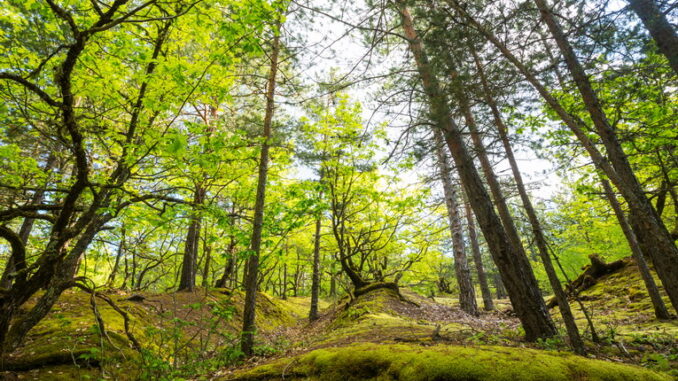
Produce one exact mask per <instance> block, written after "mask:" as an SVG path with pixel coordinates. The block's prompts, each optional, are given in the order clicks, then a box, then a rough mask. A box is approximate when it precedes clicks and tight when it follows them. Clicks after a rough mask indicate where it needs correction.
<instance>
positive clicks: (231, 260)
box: [214, 234, 236, 288]
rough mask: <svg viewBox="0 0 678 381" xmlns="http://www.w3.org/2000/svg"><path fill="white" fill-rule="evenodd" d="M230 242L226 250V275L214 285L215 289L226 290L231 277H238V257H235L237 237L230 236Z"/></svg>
mask: <svg viewBox="0 0 678 381" xmlns="http://www.w3.org/2000/svg"><path fill="white" fill-rule="evenodd" d="M229 237H230V241H229V243H228V247H227V249H226V255H227V257H226V264H225V266H224V274H223V275H222V276H221V278H219V280H218V281H216V282H215V283H214V287H217V288H224V287H226V285H227V284H228V280H229V279H231V277H234V276H236V269H235V265H236V257H235V247H236V243H235V236H234V235H233V234H230V235H229ZM234 283H235V282H233V283H232V284H231V285H232V286H235V285H234Z"/></svg>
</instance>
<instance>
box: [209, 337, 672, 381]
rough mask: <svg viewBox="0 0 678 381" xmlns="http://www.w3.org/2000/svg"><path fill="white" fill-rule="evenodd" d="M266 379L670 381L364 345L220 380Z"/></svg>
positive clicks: (461, 351)
mask: <svg viewBox="0 0 678 381" xmlns="http://www.w3.org/2000/svg"><path fill="white" fill-rule="evenodd" d="M222 379H224V380H238V381H255V380H256V381H264V380H323V381H334V380H336V381H352V380H356V381H357V380H380V381H387V380H408V381H419V380H421V381H424V380H446V381H456V380H458V381H516V380H521V381H546V380H551V381H572V380H579V381H637V380H645V381H669V380H671V379H672V377H670V376H668V375H665V374H660V373H656V372H653V371H650V370H647V369H643V368H639V367H635V366H630V365H624V364H617V363H612V362H606V361H600V360H590V359H585V358H582V357H579V356H575V355H572V354H569V353H562V352H547V351H538V350H533V349H525V348H507V347H498V346H478V347H462V346H456V345H441V344H438V345H431V346H422V345H405V344H374V343H362V344H355V345H348V346H344V347H333V348H324V349H317V350H314V351H312V352H309V353H306V354H303V355H300V356H296V357H293V358H285V359H280V360H277V361H274V362H272V363H269V364H266V365H263V366H259V367H256V368H254V369H250V370H247V371H243V372H239V373H235V374H232V375H230V376H228V377H225V378H222Z"/></svg>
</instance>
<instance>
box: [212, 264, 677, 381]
mask: <svg viewBox="0 0 678 381" xmlns="http://www.w3.org/2000/svg"><path fill="white" fill-rule="evenodd" d="M636 271H637V270H636V268H635V267H634V266H627V267H625V268H624V269H622V270H621V271H619V272H617V273H614V274H611V275H608V276H606V277H604V278H602V279H600V280H599V282H598V283H597V284H596V285H595V286H594V287H592V288H590V289H589V290H587V291H586V292H584V293H583V296H584V299H586V301H585V304H586V306H588V307H593V319H594V324H595V326H596V327H597V328H598V330H599V331H600V332H599V333H600V334H601V335H602V336H603V338H604V342H603V343H602V344H594V343H592V342H591V340H590V335H589V333H588V332H584V334H585V335H586V337H587V338H588V340H587V346H588V349H589V358H588V359H585V358H582V357H579V356H574V355H572V354H571V353H569V352H567V350H568V347H567V345H566V343H565V342H564V341H563V340H562V339H557V338H555V339H550V340H546V341H540V342H538V343H527V342H524V340H523V338H522V337H523V332H522V329H521V328H520V325H519V322H518V320H517V319H516V318H515V317H512V315H511V313H510V311H508V312H507V311H506V310H508V309H509V308H510V304H509V303H508V301H507V300H499V301H497V307H498V311H493V312H482V313H481V315H480V316H479V317H472V316H469V315H467V314H464V313H463V312H461V311H460V310H459V309H458V307H457V302H456V298H454V297H442V298H435V300H432V299H428V298H424V297H422V296H420V295H418V294H415V293H413V292H410V291H408V290H402V291H401V294H402V295H403V296H404V298H400V297H399V296H398V295H397V294H396V293H395V292H393V291H391V290H388V289H379V290H376V291H374V292H371V293H369V294H366V295H364V296H361V297H359V298H358V299H357V300H354V301H349V300H348V299H343V300H340V301H338V302H337V303H336V304H334V305H332V306H331V307H330V308H329V309H328V310H327V312H326V313H325V314H324V316H323V317H322V318H321V319H320V321H318V322H316V323H315V324H313V325H312V326H310V327H308V328H307V331H306V332H307V333H308V334H307V335H305V338H304V339H303V340H302V341H300V342H298V343H295V344H293V345H292V346H291V347H292V349H291V350H290V351H289V352H288V353H287V354H286V355H285V357H279V358H277V359H275V360H273V361H271V362H269V363H268V364H266V365H263V366H255V367H252V366H251V365H250V368H240V369H231V370H229V371H226V372H224V373H222V374H221V376H220V377H221V379H225V380H230V379H234V380H273V379H281V378H282V375H283V374H285V377H284V379H309V380H353V379H355V380H359V379H375V380H479V381H480V380H610V381H612V380H654V379H656V380H671V379H673V376H675V375H676V369H677V368H678V367H677V366H676V365H677V364H676V363H675V359H676V357H677V356H678V353H677V352H676V351H677V350H678V348H677V347H676V338H678V332H677V331H676V330H675V328H676V322H675V321H669V322H665V321H657V320H656V319H654V317H653V315H652V309H651V306H650V304H649V303H650V302H649V298H648V297H647V295H646V294H645V293H644V292H642V291H637V290H636V291H634V290H633V289H631V288H634V287H635V289H641V290H642V282H641V281H640V278H639V276H638V275H637V274H636ZM479 303H480V301H479ZM596 311H597V312H596ZM608 311H610V312H608ZM551 312H552V314H553V316H554V320H555V322H556V325H557V326H558V327H559V329H560V330H561V332H562V333H563V334H564V328H563V327H562V322H561V321H560V318H559V314H558V310H557V308H556V309H553V310H552V311H551ZM575 313H576V314H577V317H578V318H583V315H582V314H581V312H580V311H579V312H578V309H577V308H575ZM578 322H579V326H580V327H581V329H582V330H583V331H586V325H585V324H584V322H583V321H581V320H578ZM613 326H614V327H617V328H618V329H619V331H618V332H619V333H618V334H612V335H613V336H614V335H616V336H615V337H614V339H612V338H611V337H610V335H611V334H610V332H609V330H610V329H611V327H613ZM499 345H500V346H499ZM621 363H628V364H626V365H621ZM672 375H673V376H672Z"/></svg>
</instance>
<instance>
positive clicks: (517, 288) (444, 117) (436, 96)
mask: <svg viewBox="0 0 678 381" xmlns="http://www.w3.org/2000/svg"><path fill="white" fill-rule="evenodd" d="M396 5H397V6H398V8H399V12H400V15H401V19H402V22H403V29H404V31H405V35H406V36H407V38H408V40H409V41H408V42H409V47H410V51H411V52H412V54H413V56H414V58H415V61H416V65H417V69H418V71H419V75H420V77H421V80H422V84H423V87H424V92H425V93H426V95H427V97H428V100H429V105H430V108H431V114H432V115H431V116H432V119H433V121H434V122H435V123H436V127H435V128H439V129H441V130H442V131H443V132H444V133H445V140H446V143H447V145H448V147H449V149H450V152H451V153H452V157H453V158H454V161H455V164H456V166H457V170H458V171H459V175H460V178H461V181H462V184H463V185H464V189H465V191H466V194H467V196H468V198H469V202H470V203H471V207H472V208H473V211H474V213H475V215H476V217H477V218H478V223H479V225H480V228H481V230H482V231H483V234H484V236H485V240H486V242H487V244H488V247H489V248H490V252H491V253H492V256H493V258H494V261H495V263H496V264H497V268H498V269H499V272H500V274H501V277H502V279H503V281H504V283H505V285H506V288H507V290H508V293H509V297H510V298H511V303H512V305H513V308H514V310H515V312H516V315H517V316H518V318H519V319H520V321H521V323H522V326H523V328H524V329H525V337H526V339H527V340H528V341H534V340H537V339H538V338H545V337H551V336H553V335H555V334H556V329H555V326H554V325H553V322H552V321H551V317H550V316H549V314H548V311H547V309H546V305H545V303H544V299H543V298H542V296H541V293H540V291H539V286H538V284H537V280H536V278H535V277H534V274H533V273H532V269H531V268H530V267H529V263H528V260H527V258H526V257H525V255H524V253H521V252H520V251H518V250H517V249H516V248H515V247H514V245H513V244H512V243H511V242H510V240H509V238H508V237H507V235H506V232H505V231H504V228H503V226H502V223H501V220H500V219H499V217H498V216H497V214H496V213H495V211H494V207H493V205H492V200H491V198H490V196H489V194H488V193H487V190H486V189H485V186H484V185H483V182H482V179H481V178H480V175H479V174H478V172H477V170H476V167H475V163H474V162H473V158H472V157H471V154H470V153H469V151H468V148H467V147H466V145H465V143H464V139H463V136H462V134H461V130H460V129H459V126H457V125H456V123H455V122H454V120H453V119H452V118H451V112H450V109H449V106H448V102H447V99H446V96H445V95H444V94H443V93H442V92H441V90H440V85H439V84H438V81H437V79H436V78H435V74H434V72H433V69H432V68H431V67H430V64H429V62H428V58H427V56H426V53H425V51H424V47H423V44H422V42H421V40H420V39H419V37H418V36H417V33H416V31H415V29H414V25H413V21H412V17H411V15H410V13H409V11H408V10H407V8H406V7H405V5H404V3H403V2H402V1H397V2H396Z"/></svg>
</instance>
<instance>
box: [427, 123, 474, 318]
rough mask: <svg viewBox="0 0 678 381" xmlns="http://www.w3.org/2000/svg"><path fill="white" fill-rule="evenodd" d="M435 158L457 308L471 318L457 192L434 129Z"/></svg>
mask: <svg viewBox="0 0 678 381" xmlns="http://www.w3.org/2000/svg"><path fill="white" fill-rule="evenodd" d="M434 137H435V145H436V156H437V158H438V168H439V171H440V178H441V181H442V183H443V194H444V197H445V206H446V207H447V218H448V221H449V225H450V234H451V238H452V252H453V254H454V273H455V275H456V278H457V284H458V285H459V306H460V307H461V309H462V311H464V312H466V313H468V314H471V315H473V316H477V315H478V306H477V304H476V294H475V290H474V288H473V282H472V281H471V271H470V270H469V268H468V261H467V259H466V246H465V245H464V237H463V235H462V230H461V217H460V213H459V204H458V203H457V192H456V190H455V189H454V185H453V184H452V178H451V175H450V172H451V170H452V169H451V168H450V163H449V159H448V157H447V154H446V153H445V146H444V144H445V142H444V139H443V136H442V132H440V130H438V129H436V130H435V131H434Z"/></svg>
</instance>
